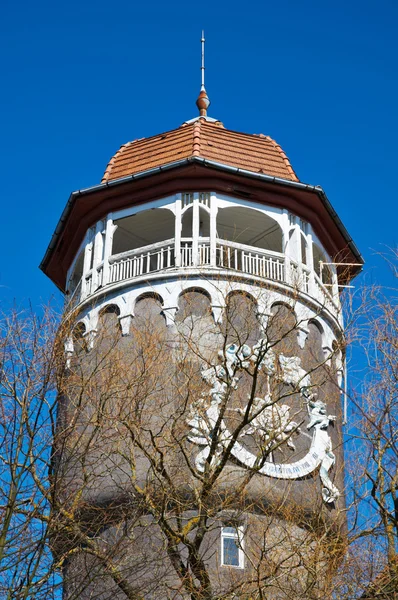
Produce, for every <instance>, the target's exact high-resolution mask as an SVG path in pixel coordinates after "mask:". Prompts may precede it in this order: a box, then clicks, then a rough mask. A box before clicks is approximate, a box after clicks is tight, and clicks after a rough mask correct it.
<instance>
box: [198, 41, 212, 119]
mask: <svg viewBox="0 0 398 600" xmlns="http://www.w3.org/2000/svg"><path fill="white" fill-rule="evenodd" d="M200 41H201V43H202V66H201V67H200V69H201V71H202V85H201V86H200V94H199V97H198V99H197V100H196V106H197V107H198V109H199V114H200V116H201V117H207V109H208V108H209V106H210V100H209V97H208V95H207V93H206V88H205V32H204V31H202V38H201V40H200Z"/></svg>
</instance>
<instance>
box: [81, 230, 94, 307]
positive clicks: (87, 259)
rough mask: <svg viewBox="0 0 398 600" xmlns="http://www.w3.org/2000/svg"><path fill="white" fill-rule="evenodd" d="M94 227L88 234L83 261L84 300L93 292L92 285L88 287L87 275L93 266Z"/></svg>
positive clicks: (82, 296) (82, 294)
mask: <svg viewBox="0 0 398 600" xmlns="http://www.w3.org/2000/svg"><path fill="white" fill-rule="evenodd" d="M92 233H93V232H92V229H89V230H88V232H87V234H86V239H87V241H86V247H85V248H84V261H83V274H82V293H81V299H82V300H83V299H84V298H86V297H87V296H89V295H90V293H91V285H90V286H89V289H87V279H86V278H87V275H88V273H89V271H90V268H91V256H92V252H93V240H92Z"/></svg>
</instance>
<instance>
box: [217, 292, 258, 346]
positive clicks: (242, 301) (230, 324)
mask: <svg viewBox="0 0 398 600" xmlns="http://www.w3.org/2000/svg"><path fill="white" fill-rule="evenodd" d="M222 331H223V333H224V335H225V336H226V338H227V340H228V343H236V344H238V345H242V344H248V345H249V346H253V345H254V344H255V343H257V342H258V340H259V339H260V337H261V325H260V321H259V319H258V304H257V300H256V299H255V298H254V297H253V296H252V295H251V294H250V293H248V292H246V291H244V290H233V291H232V292H230V293H229V294H228V295H227V297H226V299H225V317H224V319H223V321H222Z"/></svg>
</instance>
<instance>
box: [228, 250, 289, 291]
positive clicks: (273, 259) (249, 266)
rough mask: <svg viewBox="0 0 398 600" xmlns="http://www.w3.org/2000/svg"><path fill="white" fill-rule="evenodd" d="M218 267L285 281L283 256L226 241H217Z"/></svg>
mask: <svg viewBox="0 0 398 600" xmlns="http://www.w3.org/2000/svg"><path fill="white" fill-rule="evenodd" d="M217 266H218V267H222V268H224V269H234V270H235V271H243V272H244V273H249V274H250V275H257V276H258V277H264V278H265V279H273V280H275V281H285V264H284V257H283V256H282V255H281V254H278V253H277V252H272V251H270V250H259V249H257V248H253V247H251V246H246V245H244V244H237V243H235V242H228V241H226V240H218V241H217Z"/></svg>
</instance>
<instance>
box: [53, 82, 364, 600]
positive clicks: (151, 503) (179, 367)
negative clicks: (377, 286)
mask: <svg viewBox="0 0 398 600" xmlns="http://www.w3.org/2000/svg"><path fill="white" fill-rule="evenodd" d="M197 105H198V108H199V113H200V114H199V116H198V117H196V118H194V119H192V120H190V121H187V122H185V123H183V124H182V125H181V126H180V127H178V128H177V129H174V130H172V131H168V132H165V133H162V134H160V135H156V136H153V137H150V138H144V139H141V140H136V141H133V142H129V143H127V144H125V145H123V146H122V147H121V148H120V149H119V150H118V151H117V153H116V154H115V155H114V156H113V157H112V159H111V160H110V162H109V164H108V166H107V168H106V170H105V173H104V176H103V179H102V182H101V183H100V184H99V185H96V186H93V187H91V188H89V189H86V190H80V191H78V192H74V193H73V194H72V195H71V197H70V198H69V200H68V203H67V205H66V208H65V210H64V212H63V214H62V217H61V219H60V222H59V224H58V226H57V228H56V230H55V233H54V235H53V238H52V240H51V242H50V245H49V247H48V250H47V252H46V255H45V257H44V259H43V262H42V264H41V268H42V269H43V271H44V272H45V273H46V274H47V275H48V276H49V277H50V278H51V279H52V280H53V281H54V283H55V284H56V285H58V287H59V288H60V289H61V290H63V291H64V292H66V294H67V307H66V315H65V319H64V325H63V326H62V327H61V332H60V338H62V341H63V343H64V348H65V368H64V370H63V372H62V373H61V374H60V376H59V382H60V383H59V413H58V431H57V432H56V435H55V442H54V481H55V483H54V507H53V508H54V511H56V512H57V513H58V514H59V528H58V529H57V531H56V532H54V552H55V553H56V555H57V556H60V557H62V559H61V562H62V564H63V569H64V577H65V586H64V589H65V591H64V596H65V598H67V599H68V600H70V599H71V598H82V599H86V598H101V600H105V599H106V598H118V599H119V598H121V599H122V598H159V599H160V598H165V599H166V598H193V599H195V600H199V599H205V598H208V599H210V598H224V597H225V598H233V597H235V598H247V599H248V598H265V597H266V598H316V597H321V596H322V594H323V592H324V586H325V585H326V584H327V580H328V574H329V571H330V569H333V566H334V565H335V559H336V557H338V555H339V552H341V547H342V546H343V541H344V517H343V516H342V515H343V511H342V509H344V477H343V475H344V474H343V468H344V457H343V451H342V423H343V420H344V410H342V408H341V401H340V394H341V386H342V380H343V377H344V337H343V319H342V311H341V304H340V290H341V288H342V287H344V286H345V285H346V284H347V283H349V281H350V280H351V279H352V278H353V277H354V276H355V275H356V273H357V272H358V271H359V269H360V266H361V263H362V259H361V256H360V254H359V252H358V250H357V249H356V247H355V245H354V243H353V241H352V240H351V238H350V237H349V235H348V233H347V231H346V229H345V228H344V226H343V225H342V223H341V221H340V220H339V218H338V216H337V214H336V212H335V211H334V210H333V208H332V206H331V204H330V203H329V201H328V199H327V197H326V195H325V193H324V192H323V190H322V189H321V188H320V187H318V186H311V185H307V184H304V183H302V182H300V181H299V179H298V177H297V175H296V173H295V171H294V170H293V168H292V166H291V164H290V162H289V160H288V158H287V156H286V155H285V153H284V152H283V150H282V149H281V147H280V146H279V145H278V144H277V143H276V142H275V141H274V140H273V139H271V138H270V137H268V136H264V135H252V134H245V133H238V132H235V131H232V130H229V129H226V128H225V127H224V125H223V124H222V123H221V122H220V121H218V120H216V119H213V118H210V117H209V116H208V115H207V109H208V106H209V99H208V97H207V93H206V90H205V88H204V82H202V89H201V92H200V95H199V98H198V101H197Z"/></svg>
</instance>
